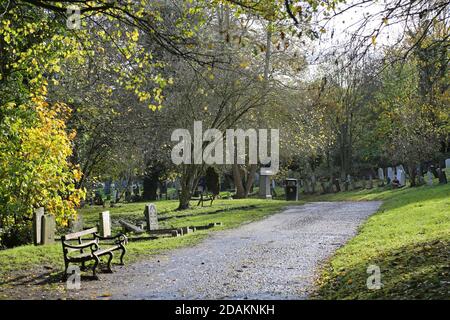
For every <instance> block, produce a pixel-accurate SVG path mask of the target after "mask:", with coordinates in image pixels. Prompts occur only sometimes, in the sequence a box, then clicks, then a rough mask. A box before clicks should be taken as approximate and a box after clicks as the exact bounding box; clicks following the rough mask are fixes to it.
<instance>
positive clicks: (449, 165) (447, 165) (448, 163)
mask: <svg viewBox="0 0 450 320" xmlns="http://www.w3.org/2000/svg"><path fill="white" fill-rule="evenodd" d="M445 168H446V169H450V158H449V159H445Z"/></svg>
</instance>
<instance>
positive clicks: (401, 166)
mask: <svg viewBox="0 0 450 320" xmlns="http://www.w3.org/2000/svg"><path fill="white" fill-rule="evenodd" d="M395 170H397V175H398V172H399V171H403V172H406V171H405V168H404V167H403V165H402V164H399V165H398V166H397V167H396V168H395Z"/></svg>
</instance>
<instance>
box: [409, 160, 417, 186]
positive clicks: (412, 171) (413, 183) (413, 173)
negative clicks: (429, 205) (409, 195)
mask: <svg viewBox="0 0 450 320" xmlns="http://www.w3.org/2000/svg"><path fill="white" fill-rule="evenodd" d="M408 169H409V170H408V171H409V186H410V187H416V186H417V184H416V175H417V170H416V166H415V165H414V164H410V165H409V166H408Z"/></svg>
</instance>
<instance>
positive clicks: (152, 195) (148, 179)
mask: <svg viewBox="0 0 450 320" xmlns="http://www.w3.org/2000/svg"><path fill="white" fill-rule="evenodd" d="M157 190H158V177H156V176H144V191H143V194H142V199H143V200H151V201H154V200H156V199H157V198H158V196H157Z"/></svg>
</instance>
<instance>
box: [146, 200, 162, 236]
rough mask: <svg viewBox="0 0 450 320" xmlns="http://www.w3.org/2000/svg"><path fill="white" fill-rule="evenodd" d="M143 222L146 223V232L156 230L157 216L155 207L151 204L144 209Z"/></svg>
mask: <svg viewBox="0 0 450 320" xmlns="http://www.w3.org/2000/svg"><path fill="white" fill-rule="evenodd" d="M144 215H145V222H146V223H147V231H151V230H157V229H158V228H159V226H158V214H157V212H156V206H155V205H154V204H153V203H150V204H147V205H146V206H145V209H144Z"/></svg>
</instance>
